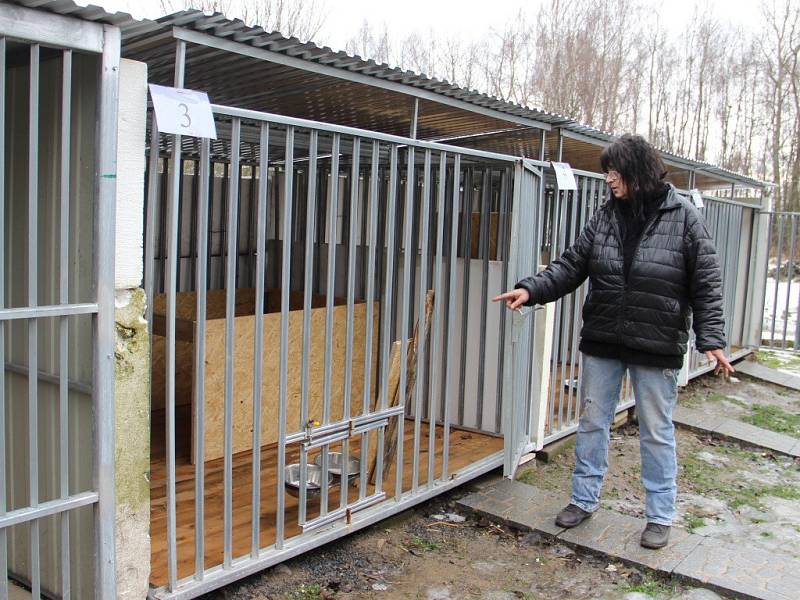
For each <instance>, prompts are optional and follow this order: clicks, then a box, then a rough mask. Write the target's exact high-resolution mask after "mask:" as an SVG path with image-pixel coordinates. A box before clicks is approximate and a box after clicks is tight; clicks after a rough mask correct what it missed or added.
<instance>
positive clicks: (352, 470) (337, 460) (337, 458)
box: [314, 452, 361, 480]
mask: <svg viewBox="0 0 800 600" xmlns="http://www.w3.org/2000/svg"><path fill="white" fill-rule="evenodd" d="M348 459H349V460H348V461H347V479H350V480H352V479H355V478H356V477H358V473H359V471H360V470H361V461H360V460H358V459H357V458H354V457H353V456H352V455H350V456H349V457H348ZM314 464H315V465H317V466H318V467H319V468H320V469H321V468H322V453H320V454H317V455H316V456H315V457H314ZM328 473H333V474H334V475H335V476H336V478H337V479H339V478H341V477H342V453H341V452H328Z"/></svg>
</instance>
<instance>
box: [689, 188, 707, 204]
mask: <svg viewBox="0 0 800 600" xmlns="http://www.w3.org/2000/svg"><path fill="white" fill-rule="evenodd" d="M689 193H690V194H691V195H692V202H694V205H695V206H696V207H697V208H703V207H704V206H705V204H703V195H702V194H701V193H700V190H691V191H690V192H689Z"/></svg>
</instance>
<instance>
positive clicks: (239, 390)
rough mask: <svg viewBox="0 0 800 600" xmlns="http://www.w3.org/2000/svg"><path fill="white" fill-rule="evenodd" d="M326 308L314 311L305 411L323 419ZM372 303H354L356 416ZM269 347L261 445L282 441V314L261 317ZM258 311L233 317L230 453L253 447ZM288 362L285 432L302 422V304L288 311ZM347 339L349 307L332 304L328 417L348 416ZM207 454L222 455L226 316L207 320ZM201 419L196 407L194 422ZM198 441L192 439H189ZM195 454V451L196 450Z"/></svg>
mask: <svg viewBox="0 0 800 600" xmlns="http://www.w3.org/2000/svg"><path fill="white" fill-rule="evenodd" d="M378 308H379V307H378V304H377V303H376V304H375V305H374V310H373V316H374V317H373V318H374V321H373V335H374V336H375V337H374V338H373V348H377V331H378ZM326 312H327V311H326V309H325V308H319V309H314V310H312V311H311V346H310V360H309V373H308V382H309V398H308V418H309V419H317V420H320V421H321V420H322V417H323V392H324V380H325V315H326ZM366 316H367V305H366V304H357V305H356V306H355V307H354V317H353V318H354V334H353V364H352V391H351V395H350V397H351V415H350V416H355V415H358V414H360V412H361V406H362V399H363V389H364V387H363V386H364V350H365V348H364V342H365V333H366V331H365V330H366ZM263 327H264V332H263V340H264V351H263V359H262V366H263V367H262V368H263V373H262V385H261V397H262V400H261V406H262V409H261V411H262V412H261V439H262V444H265V445H266V444H270V443H275V442H277V441H278V419H279V414H280V413H279V409H280V339H281V335H280V328H281V315H280V314H267V315H264V316H263ZM254 328H255V318H254V317H253V316H247V317H237V318H236V319H235V320H234V337H235V342H234V351H233V364H234V375H233V452H234V453H236V452H241V451H243V450H251V449H252V441H253V440H252V436H253V431H252V424H253V338H254ZM288 342H289V347H288V351H289V368H288V373H287V377H288V394H287V407H286V411H287V413H286V425H287V427H286V428H287V431H288V432H293V431H298V430H299V429H300V417H301V415H300V412H301V411H300V405H301V396H302V367H303V360H302V356H303V311H291V312H290V313H289V339H288ZM346 343H347V307H346V306H337V307H334V309H333V347H332V368H331V402H330V420H331V421H337V420H340V419H342V418H343V409H344V402H343V398H344V375H345V358H346ZM377 356H378V353H377V352H373V355H372V361H371V362H372V377H371V382H372V386H373V390H374V386H375V383H376V366H377ZM205 369H206V371H205V398H206V405H205V436H204V437H205V460H213V459H215V458H218V457H221V456H223V449H224V433H225V429H224V417H225V413H224V399H225V321H224V320H213V321H208V322H207V329H206V364H205ZM195 419H196V412H195V411H193V416H192V422H194V421H195ZM192 447H194V444H192ZM193 460H194V457H193Z"/></svg>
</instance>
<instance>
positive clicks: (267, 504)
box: [150, 410, 503, 586]
mask: <svg viewBox="0 0 800 600" xmlns="http://www.w3.org/2000/svg"><path fill="white" fill-rule="evenodd" d="M183 412H184V411H182V410H181V411H179V412H178V414H177V415H176V417H177V418H176V422H177V423H187V422H189V415H188V412H187V414H183ZM182 429H185V427H183V428H182ZM436 431H437V435H436V456H435V466H434V474H435V475H436V476H437V477H438V476H439V475H440V474H441V464H442V436H443V430H442V428H441V427H437V428H436ZM404 434H405V435H404V438H405V442H404V445H403V448H404V450H403V465H404V477H403V489H404V490H409V489H411V483H412V482H411V478H412V457H413V439H414V422H413V421H410V420H406V421H405V431H404ZM176 437H177V439H176V454H177V458H176V503H177V514H176V517H177V525H176V533H177V562H178V578H183V577H187V576H190V575H192V573H193V572H194V566H195V564H194V560H195V559H194V555H195V548H194V532H195V519H194V509H195V495H194V482H195V468H194V466H193V465H191V464H190V463H189V452H188V435H187V434H186V432H183V433H181V432H180V431H179V432H177V436H176ZM449 438H450V453H449V454H450V458H449V471H450V473H453V472H455V471H457V470H458V469H461V468H463V467H465V466H467V465H469V464H471V463H473V462H476V461H477V460H480V459H481V458H484V457H486V456H489V455H491V454H494V453H495V452H497V451H499V450H502V449H503V440H502V438H498V437H491V436H488V435H482V434H478V433H473V432H465V431H460V430H454V429H451V431H450V436H449ZM370 443H371V444H374V437H373V441H371V442H370ZM373 447H374V446H373ZM331 450H339V449H338V448H331ZM350 452H351V454H352V455H354V456H358V455H359V454H358V453H359V452H360V450H359V444H358V442H356V441H353V442H351V443H350ZM286 454H287V455H286V463H287V464H291V463H293V462H295V463H296V462H298V447H297V445H296V444H295V445H293V446H291V447H287V453H286ZM395 462H396V461H392V464H391V465H389V466H387V473H386V475H385V477H384V485H383V486H382V489H384V490H386V491H387V492H389V493H391V494H394V491H395V475H394V473H395V464H394V463H395ZM276 467H277V453H276V448H275V446H274V445H273V446H268V447H264V448H262V452H261V509H260V515H261V520H260V529H261V531H260V542H261V547H265V546H269V545H270V544H272V543H274V541H275V506H276V486H277V478H276ZM204 473H205V519H204V521H205V552H204V555H205V566H206V568H209V567H212V566H215V565H219V564H221V563H222V560H223V493H224V487H223V460H222V459H217V460H214V461H209V462H207V463H206V464H205V468H204ZM419 477H420V482H421V483H425V482H427V479H428V427H427V425H426V424H424V423H423V424H422V429H421V449H420V469H419ZM165 481H166V462H165V457H164V425H163V413H162V414H158V413H156V414H154V415H153V445H152V460H151V483H150V498H151V500H150V513H151V514H150V518H151V520H150V532H151V538H152V560H151V565H152V571H151V576H150V577H151V583H152V584H153V585H156V586H160V585H164V584H165V583H166V580H167V539H166V537H167V536H166V527H167V525H166V517H167V513H166V498H165V494H166V486H165ZM233 481H234V485H233V556H234V558H235V557H239V556H243V555H245V554H247V553H249V551H250V543H251V512H252V510H251V506H252V453H250V452H243V453H240V454H238V455H235V456H234V458H233ZM373 489H374V488H373V486H369V487H368V489H367V493H368V494H370V493H372V492H373ZM357 494H358V487H357V485H351V486H350V489H349V492H348V495H349V497H350V498H355V497H356V496H357ZM284 498H285V501H286V505H285V506H286V510H285V527H286V530H285V531H286V533H285V536H286V537H287V538H288V537H291V536H294V535H297V534H298V533H300V528H299V527H298V525H297V516H298V515H297V507H298V500H297V499H296V498H294V497H293V496H291V495H289V494H285V495H284ZM339 502H340V496H339V490H338V487H334V488H331V490H330V493H329V509H330V510H333V509H335V508H338V506H339ZM319 504H320V502H319V500H316V501H309V503H308V508H307V517H306V518H307V519H312V518H314V517H315V516H317V515H318V514H319Z"/></svg>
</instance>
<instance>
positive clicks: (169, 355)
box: [145, 105, 542, 598]
mask: <svg viewBox="0 0 800 600" xmlns="http://www.w3.org/2000/svg"><path fill="white" fill-rule="evenodd" d="M212 108H213V112H214V116H215V120H216V123H217V132H218V136H219V138H218V139H217V140H216V141H209V140H199V139H194V138H186V137H183V138H180V137H176V136H172V135H170V136H166V135H160V134H159V132H158V130H157V124H156V122H155V120H154V119H151V125H150V127H151V132H150V154H149V159H148V160H149V162H148V198H147V209H146V221H147V224H146V241H145V286H146V293H147V296H148V307H150V308H148V320H149V321H150V323H151V325H152V327H153V329H152V330H153V333H154V338H153V339H154V341H153V360H154V366H153V378H154V384H153V398H154V400H153V405H154V407H156V409H157V407H158V402H159V400H158V398H159V395H160V394H162V392H159V391H158V388H159V387H162V386H163V388H162V389H163V429H162V428H161V427H158V428H157V429H156V427H157V426H156V423H158V422H159V419H160V418H161V414H160V413H159V414H156V412H154V416H153V422H154V431H156V435H155V436H154V450H153V455H154V459H153V460H154V463H153V467H152V473H153V484H152V487H151V496H152V506H153V508H152V510H151V514H152V515H153V519H152V522H151V531H152V536H153V547H154V550H153V572H154V575H153V580H152V581H153V588H152V590H151V594H150V595H151V597H154V598H175V597H187V598H188V597H194V596H196V595H199V594H201V593H204V592H206V591H209V590H212V589H215V588H217V587H220V586H222V585H224V584H226V583H228V582H231V581H234V580H236V579H239V578H241V577H244V576H246V575H248V574H251V573H254V572H257V571H259V570H261V569H264V568H266V567H268V566H270V565H272V564H276V563H278V562H281V561H283V560H286V559H287V558H290V557H292V556H295V555H297V554H299V553H301V552H304V551H306V550H309V549H311V548H313V547H316V546H319V545H321V544H324V543H326V542H329V541H331V540H333V539H336V538H337V537H340V536H342V535H345V534H346V533H349V532H352V531H354V530H356V529H359V528H361V527H364V526H366V525H369V524H371V523H374V522H376V521H378V520H380V519H382V518H385V517H386V516H389V515H391V514H394V513H397V512H399V511H401V510H404V509H406V508H408V507H409V506H413V505H414V504H417V503H419V502H421V501H424V500H426V499H428V498H430V497H432V496H434V495H437V494H439V493H442V492H444V491H446V490H448V489H451V488H452V487H454V486H456V485H459V484H461V483H463V482H464V481H467V480H469V479H471V478H473V477H476V476H478V475H480V474H482V473H485V472H487V471H489V470H491V469H493V468H496V467H498V466H501V465H505V466H506V472H507V473H508V472H510V471H512V470H513V465H514V461H515V460H518V457H519V456H520V454H521V453H522V452H523V451H524V450H525V449H526V448H529V447H531V440H530V438H529V435H530V431H531V430H530V425H529V424H530V419H531V414H532V411H531V407H530V400H531V399H532V398H533V397H534V396H533V395H532V393H531V390H532V389H539V387H540V384H539V382H537V381H535V379H536V378H535V376H534V370H533V369H531V362H532V361H533V360H534V359H533V352H532V351H531V348H532V347H531V344H532V343H533V339H534V336H533V335H532V332H533V323H534V320H533V319H526V318H521V317H514V316H511V315H506V313H505V308H504V307H503V306H500V305H498V304H494V305H490V302H489V300H490V299H491V297H492V296H494V295H496V294H497V293H500V292H501V291H503V290H504V289H506V288H507V287H508V285H509V283H513V281H516V278H517V277H518V276H519V275H521V274H522V273H523V272H525V273H527V272H528V269H529V268H531V269H532V268H533V266H534V265H535V264H536V260H537V257H538V244H537V243H536V242H535V238H536V236H537V235H538V234H537V233H536V231H537V230H538V228H537V227H535V224H534V223H533V222H532V221H531V220H532V219H535V218H537V215H536V210H537V207H538V206H539V205H540V202H539V193H540V190H541V189H542V186H541V174H540V173H539V172H538V171H537V165H535V164H534V163H532V162H529V163H528V164H526V165H524V166H523V164H522V163H521V162H520V161H518V160H517V159H514V158H512V157H508V156H504V155H499V154H494V153H489V152H482V151H475V150H466V149H461V148H455V147H450V146H446V145H442V144H436V143H430V142H422V141H418V140H413V139H407V138H402V137H397V136H392V135H385V134H379V133H375V132H367V131H363V130H357V129H353V128H348V127H340V126H335V125H329V124H325V123H318V122H311V121H305V120H301V119H294V118H290V117H284V116H278V115H271V114H264V113H258V112H254V111H250V110H243V109H236V108H231V107H223V106H216V105H215V106H213V107H212ZM522 173H525V176H524V177H523V176H522ZM521 181H524V182H526V184H525V185H521V184H520V182H521ZM512 221H513V222H512ZM512 231H514V232H515V233H514V235H511V232H512ZM229 232H235V233H234V234H233V235H231V234H229ZM511 240H514V241H513V242H512V241H511ZM526 248H527V252H526V251H525V249H526ZM517 253H518V255H517ZM515 257H516V258H517V260H516V261H515ZM470 281H472V282H473V283H472V284H470ZM269 286H273V287H274V288H276V289H274V290H269V289H268V288H269ZM428 290H432V291H433V293H432V294H430V293H428ZM257 316H260V317H261V318H257ZM515 318H516V319H519V321H518V322H516V323H514V324H513V325H512V324H511V319H515ZM512 346H513V347H515V349H516V348H518V349H516V350H515V351H514V352H513V353H512V351H511V348H512ZM523 348H524V351H522V349H523ZM512 354H513V356H514V360H513V361H512V360H509V357H510V356H512ZM178 366H179V367H180V368H178ZM159 372H161V373H163V374H164V375H163V379H161V380H158V381H157V378H159V377H161V375H159V374H158V373H159ZM179 373H181V374H182V377H179V376H178V375H179ZM463 373H468V374H469V377H472V376H473V375H474V377H475V381H476V382H478V384H477V385H475V386H473V385H472V384H470V385H464V381H465V379H464V377H463V375H462V374H463ZM503 373H505V377H503ZM188 382H191V385H188V384H187V383H188ZM509 396H513V398H514V402H513V406H506V405H505V403H504V402H503V398H506V397H509ZM537 397H538V396H537ZM187 422H188V423H191V425H190V427H184V426H183V424H184V423H187ZM498 422H501V423H502V424H503V425H504V426H503V427H501V426H500V425H499V424H498ZM162 431H163V438H161V437H160V436H161V435H162V433H161V432H162ZM209 431H213V432H215V435H214V436H211V437H209V435H208V434H209ZM508 432H512V433H511V434H508ZM504 433H505V436H504ZM217 434H218V435H217ZM217 438H219V439H221V442H222V443H221V444H215V440H216V439H217ZM187 439H188V442H187ZM159 448H161V449H163V453H162V450H160V449H159ZM333 452H335V453H337V454H336V455H333V454H331V453H333ZM425 454H427V457H426V456H425ZM334 456H335V457H336V458H337V459H341V462H342V464H343V465H348V464H349V461H348V460H347V459H349V458H356V459H358V463H356V464H357V467H355V468H354V472H353V473H350V472H349V468H350V467H347V466H345V467H344V468H343V469H342V470H341V471H342V472H340V473H339V476H338V485H336V480H334V482H333V484H332V485H330V486H328V485H326V484H325V482H326V481H328V479H329V477H330V476H331V475H330V474H331V471H332V462H331V460H332V457H334ZM312 457H313V460H315V461H316V462H317V463H318V465H313V464H311V465H309V461H311V460H312ZM192 462H193V464H192ZM289 462H292V463H296V464H297V468H296V469H291V468H290V469H289V470H287V469H286V467H287V464H288V463H289ZM317 467H318V468H317ZM312 472H313V473H314V476H315V477H319V481H321V482H322V484H321V485H319V486H317V485H316V484H315V482H314V481H311V483H310V484H309V483H306V482H307V481H310V480H311V476H310V475H309V474H310V473H312ZM287 476H288V477H289V478H292V477H295V476H296V477H297V481H298V485H297V486H296V487H295V488H292V491H293V492H294V494H295V495H296V499H295V498H294V496H292V495H287ZM351 477H352V478H353V483H350V480H351ZM345 482H347V484H345Z"/></svg>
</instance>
